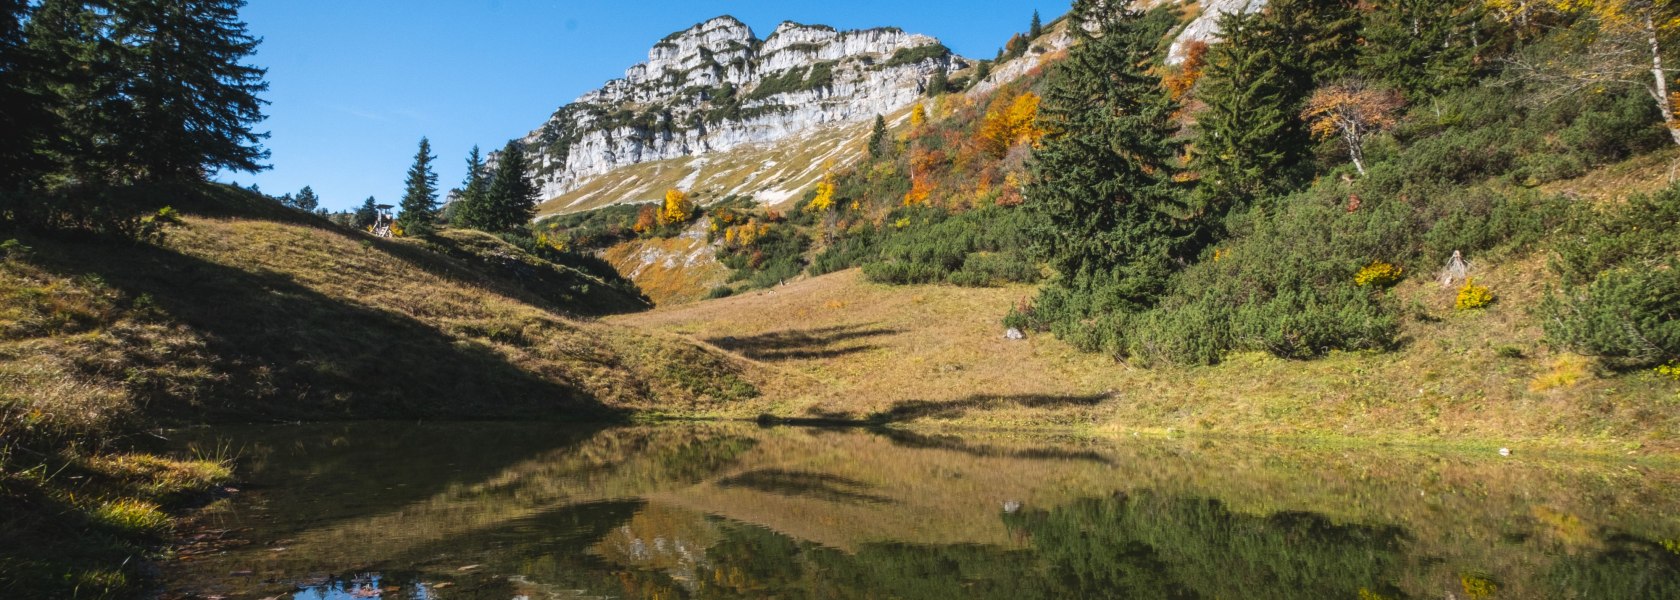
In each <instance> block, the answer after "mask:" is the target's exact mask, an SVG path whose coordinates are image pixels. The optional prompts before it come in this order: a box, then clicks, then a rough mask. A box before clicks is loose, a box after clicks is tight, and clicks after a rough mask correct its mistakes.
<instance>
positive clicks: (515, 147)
mask: <svg viewBox="0 0 1680 600" xmlns="http://www.w3.org/2000/svg"><path fill="white" fill-rule="evenodd" d="M527 170H528V165H527V163H526V162H525V148H524V146H522V145H520V143H519V141H518V140H514V141H510V142H508V144H507V146H506V147H504V148H503V149H502V153H501V156H499V157H497V159H496V172H495V174H494V175H493V176H492V177H491V178H490V184H489V187H488V188H486V190H485V193H484V202H483V210H482V211H475V213H477V214H476V218H475V219H474V221H475V222H474V223H473V224H472V225H471V226H472V227H475V228H477V229H481V230H484V231H489V232H493V233H503V232H512V231H517V230H519V229H521V228H523V227H525V226H526V225H527V224H529V223H530V222H531V217H532V216H533V215H535V213H536V207H537V189H536V187H535V186H533V185H532V184H531V180H530V179H529V178H528V177H527V176H526V174H525V172H526V171H527Z"/></svg>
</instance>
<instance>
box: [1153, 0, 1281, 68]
mask: <svg viewBox="0 0 1680 600" xmlns="http://www.w3.org/2000/svg"><path fill="white" fill-rule="evenodd" d="M1265 6H1266V0H1202V14H1200V15H1197V17H1196V20H1194V21H1191V22H1190V24H1189V25H1185V26H1184V30H1183V31H1181V32H1179V34H1178V37H1177V38H1175V39H1173V43H1172V48H1170V49H1169V50H1168V51H1167V64H1169V65H1176V64H1179V63H1181V62H1184V50H1185V47H1186V45H1188V44H1189V43H1190V42H1195V41H1201V42H1208V43H1210V44H1211V43H1213V42H1216V41H1218V40H1219V18H1220V17H1222V16H1225V15H1226V14H1228V13H1243V14H1247V13H1254V12H1260V9H1261V8H1264V7H1265Z"/></svg>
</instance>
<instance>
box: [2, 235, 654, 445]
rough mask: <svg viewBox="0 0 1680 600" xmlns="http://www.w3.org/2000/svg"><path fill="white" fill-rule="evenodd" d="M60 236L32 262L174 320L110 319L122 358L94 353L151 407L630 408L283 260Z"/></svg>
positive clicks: (295, 413)
mask: <svg viewBox="0 0 1680 600" xmlns="http://www.w3.org/2000/svg"><path fill="white" fill-rule="evenodd" d="M57 246H58V248H56V249H55V250H57V251H55V252H50V253H47V252H43V253H41V255H40V256H39V257H38V258H36V259H34V262H36V263H37V264H39V265H40V266H42V267H43V268H46V269H48V270H52V271H55V272H58V273H61V274H64V275H66V276H70V277H89V276H94V277H97V278H99V279H100V280H102V281H104V282H105V283H106V284H107V285H109V286H111V287H113V288H115V289H117V290H120V291H121V292H122V293H123V294H124V295H125V296H126V297H127V298H128V299H130V301H131V302H132V303H133V304H135V305H136V306H137V307H138V306H140V305H146V306H148V307H150V309H151V310H155V311H158V312H161V313H162V314H161V315H159V316H157V317H155V318H153V319H152V321H153V323H152V324H155V325H157V326H159V327H158V328H174V331H171V332H168V333H163V334H155V333H154V334H146V333H143V332H138V331H118V330H113V331H112V332H110V333H111V335H112V336H113V337H115V338H117V339H118V341H117V342H116V344H117V345H118V348H119V349H120V350H122V351H123V352H124V353H125V356H124V357H123V361H124V362H126V363H128V364H116V365H97V364H95V365H90V366H89V367H87V368H90V369H93V370H95V371H98V370H100V369H107V370H108V369H112V368H123V369H126V370H128V371H129V373H128V374H127V375H126V378H127V379H128V385H129V386H130V388H131V389H134V390H135V391H136V392H137V396H139V397H141V398H143V399H144V400H146V401H148V405H147V406H146V412H147V413H149V414H150V415H151V416H158V417H169V418H175V419H179V420H199V419H209V420H233V419H240V420H249V419H252V418H273V419H288V420H291V419H298V420H311V421H321V420H330V419H336V418H353V419H366V418H409V417H427V418H457V419H489V418H508V417H516V416H518V417H529V416H544V417H559V416H566V417H574V418H582V419H589V420H613V419H618V418H620V417H621V416H622V415H620V414H619V412H618V411H615V410H612V409H609V408H607V407H605V406H604V405H601V404H600V403H599V402H598V401H596V400H595V399H593V398H591V397H590V396H589V395H588V394H586V393H585V392H583V391H582V390H580V389H579V388H577V387H575V386H573V385H571V384H570V383H567V382H563V381H558V380H555V379H543V378H539V377H536V376H534V375H533V374H531V373H529V372H527V371H525V370H523V369H521V368H519V367H517V366H515V365H513V364H511V363H509V362H508V360H507V359H506V358H505V357H504V356H502V355H501V354H499V353H497V352H496V351H494V350H493V349H491V348H489V347H488V346H485V345H483V344H479V343H473V342H469V341H464V340H459V339H456V338H453V337H451V336H449V335H446V334H444V333H443V332H441V331H439V330H437V329H436V328H435V327H433V326H430V325H428V324H425V323H422V322H420V321H418V320H415V319H413V318H410V317H408V316H405V315H400V314H396V313H393V312H389V311H382V310H376V309H373V308H368V307H364V306H358V305H355V304H352V303H348V302H346V301H343V300H340V299H336V298H332V297H329V296H326V295H324V294H321V293H319V292H316V291H314V290H311V289H309V288H307V287H305V286H303V285H301V284H299V283H297V282H295V281H293V280H292V279H291V278H290V277H289V276H286V275H284V274H281V273H274V272H261V271H251V270H243V269H237V268H232V267H228V266H225V265H220V264H216V263H213V262H209V261H206V260H203V259H200V258H197V257H194V256H189V255H185V254H181V253H179V252H175V251H173V250H169V249H165V248H159V247H155V246H148V245H128V244H115V243H103V244H102V243H82V244H61V245H57ZM136 312H139V311H136ZM178 325H184V326H185V327H184V328H182V327H179V326H178ZM119 329H139V328H119ZM192 334H197V338H198V339H196V340H191V341H190V342H189V343H187V344H182V345H181V346H184V349H183V348H182V347H176V348H170V349H168V350H166V351H163V352H156V351H148V346H152V345H154V342H155V340H156V339H157V337H159V335H162V336H172V337H174V338H175V339H180V338H181V337H183V336H192ZM124 336H127V338H126V339H125V338H124ZM188 339H190V337H189V338H188ZM136 373H139V374H140V375H141V376H138V377H137V376H136V375H135V374H136ZM103 375H105V376H113V375H121V374H119V373H103ZM184 380H190V381H189V384H186V385H183V384H182V382H183V381H184Z"/></svg>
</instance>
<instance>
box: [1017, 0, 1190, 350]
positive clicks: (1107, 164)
mask: <svg viewBox="0 0 1680 600" xmlns="http://www.w3.org/2000/svg"><path fill="white" fill-rule="evenodd" d="M1072 16H1073V18H1074V19H1075V20H1074V23H1075V26H1073V27H1070V30H1071V31H1074V32H1075V35H1079V36H1080V37H1081V38H1083V39H1082V40H1081V43H1079V44H1077V45H1075V46H1074V47H1073V50H1072V51H1071V52H1070V53H1069V55H1068V57H1067V58H1066V59H1064V60H1063V61H1061V62H1059V63H1057V65H1056V67H1055V68H1054V71H1052V75H1051V76H1050V79H1049V80H1048V82H1047V89H1046V93H1045V98H1044V108H1043V115H1042V117H1043V119H1044V120H1045V122H1046V129H1047V130H1049V131H1051V132H1052V134H1051V135H1050V136H1047V137H1045V138H1044V140H1043V143H1042V146H1041V147H1040V149H1039V150H1038V151H1037V152H1035V153H1034V155H1033V161H1032V165H1031V170H1032V177H1031V182H1030V183H1029V184H1028V185H1027V187H1026V189H1025V190H1024V192H1025V196H1026V203H1025V206H1026V207H1028V209H1029V210H1030V211H1031V212H1032V214H1033V215H1034V217H1035V218H1036V223H1035V228H1036V231H1035V234H1036V235H1035V238H1036V239H1037V240H1038V246H1037V248H1036V249H1037V251H1038V252H1039V254H1040V255H1041V256H1042V257H1043V258H1045V259H1046V260H1047V261H1048V262H1049V263H1050V265H1051V266H1052V267H1054V268H1055V269H1056V270H1057V271H1058V272H1059V273H1060V274H1061V277H1062V279H1061V280H1060V282H1059V283H1058V284H1056V287H1060V288H1061V291H1060V292H1054V293H1052V296H1056V295H1060V297H1063V298H1070V297H1071V298H1075V299H1076V302H1075V304H1078V305H1080V306H1077V307H1075V306H1072V305H1070V307H1064V310H1062V311H1061V312H1062V313H1063V314H1064V315H1065V314H1067V313H1069V312H1075V313H1087V314H1084V315H1077V316H1075V318H1076V319H1077V318H1084V317H1087V316H1094V315H1093V314H1090V313H1102V312H1106V311H1109V310H1135V309H1141V308H1145V307H1147V306H1148V305H1150V304H1151V303H1152V302H1153V301H1154V298H1155V297H1156V296H1157V295H1158V294H1160V293H1161V292H1162V290H1163V289H1164V288H1165V286H1166V280H1167V278H1168V276H1169V275H1170V274H1171V272H1172V270H1173V266H1172V265H1173V262H1174V259H1175V258H1182V257H1183V256H1184V255H1185V254H1187V252H1188V250H1189V249H1188V248H1187V246H1188V244H1189V240H1190V236H1189V232H1188V228H1187V227H1186V226H1185V224H1184V223H1183V222H1182V221H1181V220H1180V218H1179V216H1178V215H1180V214H1181V213H1182V211H1183V210H1184V202H1183V200H1182V198H1181V193H1180V192H1179V190H1178V189H1177V187H1178V186H1177V184H1175V182H1174V177H1173V160H1174V157H1175V156H1176V154H1177V152H1178V151H1179V145H1178V143H1176V142H1174V141H1173V135H1174V129H1175V128H1174V125H1173V122H1172V114H1173V113H1174V111H1175V110H1176V108H1177V107H1176V105H1175V103H1174V102H1173V101H1172V100H1171V99H1170V98H1168V96H1167V95H1166V93H1165V92H1164V91H1163V90H1162V89H1161V87H1160V80H1159V79H1158V78H1156V77H1153V76H1151V75H1150V74H1149V73H1148V72H1147V71H1146V69H1147V66H1148V65H1149V64H1150V61H1151V58H1152V56H1153V53H1154V50H1155V47H1156V44H1157V42H1158V41H1159V40H1158V37H1156V36H1155V35H1153V34H1154V32H1153V30H1151V29H1149V28H1147V27H1145V26H1143V25H1141V24H1140V21H1139V19H1140V17H1141V14H1140V13H1138V12H1136V11H1133V10H1130V9H1126V8H1121V7H1118V6H1115V5H1111V4H1109V3H1108V2H1105V1H1103V0H1080V1H1079V2H1077V3H1076V4H1075V5H1074V10H1073V13H1072ZM1081 25H1096V26H1097V27H1096V30H1097V31H1100V32H1101V33H1100V34H1093V33H1090V32H1089V30H1088V29H1089V28H1088V27H1082V26H1081Z"/></svg>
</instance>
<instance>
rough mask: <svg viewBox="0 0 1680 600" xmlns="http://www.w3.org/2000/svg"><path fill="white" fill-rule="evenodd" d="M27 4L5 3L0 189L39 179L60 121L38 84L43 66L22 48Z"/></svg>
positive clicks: (1, 16) (1, 14) (0, 16)
mask: <svg viewBox="0 0 1680 600" xmlns="http://www.w3.org/2000/svg"><path fill="white" fill-rule="evenodd" d="M28 11H29V4H28V2H26V1H25V0H0V131H4V132H6V133H5V134H4V135H0V191H12V190H14V189H16V188H17V187H20V186H23V185H26V184H31V183H34V182H36V181H38V180H39V178H40V177H41V175H42V174H44V173H45V172H46V171H47V169H48V167H49V165H48V163H47V161H46V160H45V156H44V154H43V153H44V151H45V150H46V143H47V142H48V141H49V140H50V139H51V138H52V137H53V136H54V135H55V132H54V129H56V125H57V123H56V120H55V119H54V117H53V115H52V114H51V113H49V112H48V111H47V110H45V108H46V103H45V102H46V97H45V94H43V93H41V91H40V90H38V89H36V88H35V87H34V86H33V82H32V81H31V78H32V76H33V75H34V74H35V73H36V72H37V70H38V69H39V67H41V66H42V64H41V63H39V62H38V61H36V60H34V56H33V55H32V53H31V52H30V49H29V48H28V47H26V46H24V44H23V39H24V38H23V23H24V19H25V17H26V16H27V15H28Z"/></svg>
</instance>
